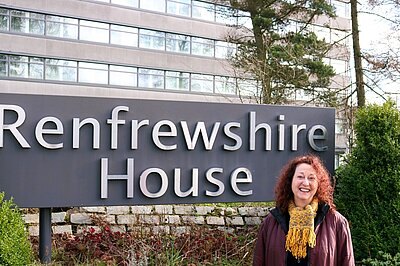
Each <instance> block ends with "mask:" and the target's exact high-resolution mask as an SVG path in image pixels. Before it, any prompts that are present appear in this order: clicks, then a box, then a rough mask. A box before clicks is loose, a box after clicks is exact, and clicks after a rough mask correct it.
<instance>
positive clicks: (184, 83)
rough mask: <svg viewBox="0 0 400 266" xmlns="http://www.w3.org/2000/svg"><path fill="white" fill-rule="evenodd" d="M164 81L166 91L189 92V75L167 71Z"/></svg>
mask: <svg viewBox="0 0 400 266" xmlns="http://www.w3.org/2000/svg"><path fill="white" fill-rule="evenodd" d="M165 79H166V80H165V82H166V84H165V88H166V89H167V90H185V91H189V73H184V72H172V71H167V73H166V78H165Z"/></svg>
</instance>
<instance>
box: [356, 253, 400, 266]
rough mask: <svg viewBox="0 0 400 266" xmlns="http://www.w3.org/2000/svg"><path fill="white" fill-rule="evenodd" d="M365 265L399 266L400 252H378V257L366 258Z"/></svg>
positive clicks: (363, 262)
mask: <svg viewBox="0 0 400 266" xmlns="http://www.w3.org/2000/svg"><path fill="white" fill-rule="evenodd" d="M362 265H363V266H398V265H400V253H397V254H396V255H395V256H392V255H390V254H387V253H384V252H382V251H379V252H378V257H377V258H374V259H372V258H369V259H364V260H363V261H362Z"/></svg>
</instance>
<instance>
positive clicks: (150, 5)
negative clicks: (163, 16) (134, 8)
mask: <svg viewBox="0 0 400 266" xmlns="http://www.w3.org/2000/svg"><path fill="white" fill-rule="evenodd" d="M140 8H143V9H147V10H152V11H158V12H165V0H141V1H140Z"/></svg>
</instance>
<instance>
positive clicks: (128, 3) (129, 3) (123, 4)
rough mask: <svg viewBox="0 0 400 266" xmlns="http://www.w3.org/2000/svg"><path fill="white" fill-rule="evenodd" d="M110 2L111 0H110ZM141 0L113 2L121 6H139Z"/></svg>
mask: <svg viewBox="0 0 400 266" xmlns="http://www.w3.org/2000/svg"><path fill="white" fill-rule="evenodd" d="M108 2H109V1H108ZM138 2H139V0H111V3H113V4H116V5H121V6H130V7H138V6H139V3H138Z"/></svg>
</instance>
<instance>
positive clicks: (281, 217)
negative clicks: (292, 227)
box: [270, 203, 330, 234]
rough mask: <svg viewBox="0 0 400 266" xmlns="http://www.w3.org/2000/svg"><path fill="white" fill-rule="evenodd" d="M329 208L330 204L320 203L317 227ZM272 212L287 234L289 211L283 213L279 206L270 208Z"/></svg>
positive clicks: (316, 219)
mask: <svg viewBox="0 0 400 266" xmlns="http://www.w3.org/2000/svg"><path fill="white" fill-rule="evenodd" d="M329 209H330V206H329V205H328V204H326V203H320V204H319V205H318V210H317V216H316V217H315V223H314V226H315V227H317V226H318V225H319V224H321V223H322V221H323V220H324V219H325V216H326V214H327V213H328V211H329ZM270 213H271V215H272V216H273V217H274V218H275V219H276V221H277V222H278V223H279V225H280V226H281V228H282V230H283V231H284V232H285V234H287V233H288V231H289V213H288V212H285V213H282V212H281V210H280V209H279V208H277V207H275V208H273V209H272V210H270Z"/></svg>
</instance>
